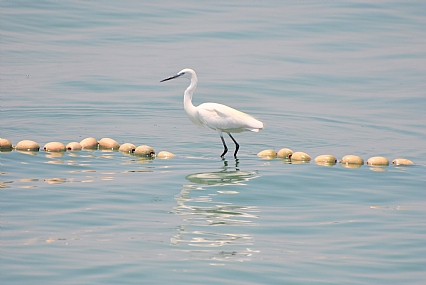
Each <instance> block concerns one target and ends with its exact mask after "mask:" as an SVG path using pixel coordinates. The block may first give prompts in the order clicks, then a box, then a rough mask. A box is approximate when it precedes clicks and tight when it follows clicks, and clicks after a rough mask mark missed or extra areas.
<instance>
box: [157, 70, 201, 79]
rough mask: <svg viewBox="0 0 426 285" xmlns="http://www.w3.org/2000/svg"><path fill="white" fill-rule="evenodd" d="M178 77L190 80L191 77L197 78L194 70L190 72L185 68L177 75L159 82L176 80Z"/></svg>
mask: <svg viewBox="0 0 426 285" xmlns="http://www.w3.org/2000/svg"><path fill="white" fill-rule="evenodd" d="M178 77H182V78H188V79H192V78H193V77H197V75H196V74H195V71H194V70H192V69H190V68H185V69H182V70H181V71H179V72H178V73H176V74H175V75H173V76H170V77H168V78H165V79H163V80H161V81H160V82H164V81H167V80H171V79H175V78H178Z"/></svg>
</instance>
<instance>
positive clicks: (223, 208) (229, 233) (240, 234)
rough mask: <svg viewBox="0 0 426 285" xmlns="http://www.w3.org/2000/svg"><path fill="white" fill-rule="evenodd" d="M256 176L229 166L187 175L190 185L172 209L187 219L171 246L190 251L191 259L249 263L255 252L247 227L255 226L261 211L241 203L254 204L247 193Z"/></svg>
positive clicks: (182, 192)
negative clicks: (218, 169) (249, 202)
mask: <svg viewBox="0 0 426 285" xmlns="http://www.w3.org/2000/svg"><path fill="white" fill-rule="evenodd" d="M257 177H259V175H258V173H257V172H256V171H240V170H239V169H238V168H233V169H232V168H229V167H227V164H225V166H224V168H223V170H221V171H217V172H200V173H194V174H189V175H187V176H186V180H188V181H189V182H190V183H188V184H184V185H183V188H182V190H181V191H180V193H179V194H177V195H176V196H175V200H176V202H177V205H176V206H175V207H174V208H173V212H174V213H175V214H176V215H179V216H183V217H184V218H183V220H182V224H181V225H180V226H179V227H178V228H177V230H178V232H177V234H176V235H175V236H173V237H172V238H171V243H172V244H173V245H175V246H177V247H179V249H178V250H181V251H185V252H188V253H189V254H190V258H195V259H208V260H211V261H214V260H215V261H226V260H227V261H240V262H241V261H248V260H250V259H251V257H252V255H253V253H255V252H256V250H255V249H253V243H254V239H253V236H252V235H251V234H250V233H248V228H247V227H251V226H255V225H256V223H255V220H256V219H257V218H258V213H259V209H258V207H257V206H255V205H248V204H243V202H242V201H244V200H246V201H252V200H251V199H248V198H247V197H248V196H250V194H247V193H245V192H247V191H244V190H249V189H250V180H252V179H255V178H257ZM246 195H247V196H246Z"/></svg>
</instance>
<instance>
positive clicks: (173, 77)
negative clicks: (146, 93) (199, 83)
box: [160, 73, 182, 82]
mask: <svg viewBox="0 0 426 285" xmlns="http://www.w3.org/2000/svg"><path fill="white" fill-rule="evenodd" d="M181 75H182V74H179V73H178V74H176V75H173V76H170V77H168V78H166V79H163V80H161V81H160V82H164V81H167V80H171V79H175V78H177V77H179V76H181Z"/></svg>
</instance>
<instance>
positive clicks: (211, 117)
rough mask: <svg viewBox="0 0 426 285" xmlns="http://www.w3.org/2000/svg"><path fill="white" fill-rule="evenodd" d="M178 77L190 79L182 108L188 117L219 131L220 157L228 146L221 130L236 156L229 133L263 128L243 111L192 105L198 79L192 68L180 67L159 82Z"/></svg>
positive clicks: (209, 105)
mask: <svg viewBox="0 0 426 285" xmlns="http://www.w3.org/2000/svg"><path fill="white" fill-rule="evenodd" d="M178 77H183V78H188V79H190V80H191V84H190V85H189V87H188V88H187V89H186V90H185V93H184V99H183V102H184V109H185V111H186V114H187V115H188V117H189V119H190V120H191V121H192V122H193V123H194V124H196V125H200V126H205V127H208V128H210V129H212V130H216V131H217V132H218V133H219V136H220V138H221V140H222V143H223V148H224V150H223V153H222V155H221V157H222V158H223V157H224V155H225V154H226V153H227V152H228V147H227V146H226V144H225V139H224V138H223V135H222V132H225V133H227V134H228V135H229V137H230V138H231V139H232V141H233V142H234V143H235V152H234V157H235V158H237V152H238V149H239V144H238V143H237V141H236V140H235V139H234V138H233V137H232V135H231V133H241V132H246V131H252V132H258V131H259V130H261V129H263V123H262V122H261V121H258V120H256V119H255V118H253V117H252V116H250V115H248V114H246V113H244V112H241V111H238V110H235V109H233V108H231V107H228V106H226V105H222V104H218V103H203V104H201V105H199V106H194V105H193V104H192V95H193V94H194V90H195V88H196V87H197V83H198V79H197V74H196V73H195V71H194V70H192V69H189V68H185V69H182V70H181V71H179V72H178V73H177V74H176V75H173V76H171V77H168V78H166V79H163V80H161V81H160V82H163V81H167V80H171V79H174V78H178Z"/></svg>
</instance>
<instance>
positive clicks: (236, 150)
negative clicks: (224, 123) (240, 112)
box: [228, 133, 240, 158]
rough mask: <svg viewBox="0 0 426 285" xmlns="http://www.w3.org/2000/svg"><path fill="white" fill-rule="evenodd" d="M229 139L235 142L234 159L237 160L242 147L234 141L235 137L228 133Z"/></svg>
mask: <svg viewBox="0 0 426 285" xmlns="http://www.w3.org/2000/svg"><path fill="white" fill-rule="evenodd" d="M228 135H229V137H230V138H231V139H232V140H233V141H234V143H235V152H234V158H237V152H238V150H239V149H240V145H239V144H238V143H237V141H236V140H235V139H234V137H233V136H232V135H231V134H230V133H228Z"/></svg>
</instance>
